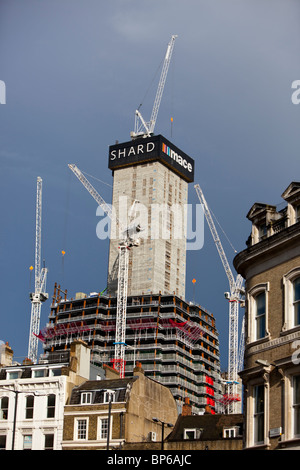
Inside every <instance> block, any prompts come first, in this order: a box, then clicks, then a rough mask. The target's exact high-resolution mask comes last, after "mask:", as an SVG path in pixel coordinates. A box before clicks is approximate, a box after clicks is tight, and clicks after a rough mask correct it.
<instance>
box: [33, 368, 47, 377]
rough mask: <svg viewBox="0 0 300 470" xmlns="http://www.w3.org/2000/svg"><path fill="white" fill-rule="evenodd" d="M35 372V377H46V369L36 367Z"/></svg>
mask: <svg viewBox="0 0 300 470" xmlns="http://www.w3.org/2000/svg"><path fill="white" fill-rule="evenodd" d="M32 372H33V377H45V375H46V374H45V372H46V371H45V369H36V370H34V371H32Z"/></svg>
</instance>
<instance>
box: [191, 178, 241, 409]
mask: <svg viewBox="0 0 300 470" xmlns="http://www.w3.org/2000/svg"><path fill="white" fill-rule="evenodd" d="M195 189H196V192H197V195H198V198H199V201H200V203H201V204H202V206H203V209H204V214H205V217H206V220H207V223H208V226H209V228H210V231H211V234H212V237H213V240H214V242H215V245H216V247H217V250H218V253H219V255H220V258H221V261H222V264H223V267H224V269H225V273H226V275H227V278H228V281H229V289H230V291H229V292H225V298H227V299H228V301H229V343H228V380H227V383H228V394H227V401H228V405H229V406H228V413H229V414H232V413H235V412H236V401H235V400H236V397H237V396H238V395H237V384H238V360H239V358H238V319H239V303H240V301H241V299H242V296H243V295H244V290H243V288H242V285H243V281H244V279H243V278H242V276H241V275H240V274H238V275H237V277H236V279H234V276H233V274H232V271H231V268H230V265H229V263H228V260H227V257H226V254H225V252H224V249H223V247H222V244H221V241H220V238H219V236H218V232H217V230H216V227H215V224H214V222H213V219H212V216H211V213H210V210H209V208H208V205H207V202H206V200H205V197H204V194H203V192H202V190H201V188H200V186H199V184H196V185H195Z"/></svg>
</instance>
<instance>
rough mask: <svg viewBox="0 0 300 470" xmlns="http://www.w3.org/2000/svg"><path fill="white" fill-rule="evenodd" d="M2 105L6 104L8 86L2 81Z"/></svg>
mask: <svg viewBox="0 0 300 470" xmlns="http://www.w3.org/2000/svg"><path fill="white" fill-rule="evenodd" d="M0 104H6V86H5V82H4V81H3V80H0Z"/></svg>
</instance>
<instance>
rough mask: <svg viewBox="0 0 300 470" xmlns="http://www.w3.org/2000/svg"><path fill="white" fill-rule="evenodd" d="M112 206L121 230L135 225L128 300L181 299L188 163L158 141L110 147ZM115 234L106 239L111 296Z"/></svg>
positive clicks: (114, 285) (114, 278) (191, 164)
mask: <svg viewBox="0 0 300 470" xmlns="http://www.w3.org/2000/svg"><path fill="white" fill-rule="evenodd" d="M109 168H110V169H111V170H112V171H113V178H114V182H113V200H112V206H113V208H114V209H115V211H116V215H117V217H118V219H120V220H121V222H122V223H123V225H125V226H127V224H129V222H130V220H129V217H128V216H129V214H130V212H129V211H130V207H132V204H133V203H134V201H138V204H137V206H136V212H135V215H134V216H133V218H134V219H135V221H136V222H137V223H139V224H140V226H141V228H142V231H141V232H140V233H139V236H140V245H139V246H138V247H134V248H133V249H131V250H130V255H129V269H128V295H141V294H143V293H144V294H150V293H154V294H158V293H159V292H162V293H163V294H170V293H173V292H175V293H176V295H178V296H179V297H183V298H184V297H185V276H186V215H187V214H186V210H187V203H188V183H189V182H192V181H193V177H194V176H193V175H194V161H193V160H192V159H191V158H190V157H188V156H187V155H185V154H184V153H183V152H182V151H181V150H179V149H178V148H177V147H175V146H174V145H173V144H172V143H171V142H169V141H167V140H166V139H165V138H164V137H162V136H153V137H149V138H140V139H137V140H135V141H131V142H126V143H122V144H117V145H114V146H111V147H110V151H109ZM119 240H120V238H119V233H118V232H117V233H116V234H115V235H111V240H110V251H109V267H108V272H109V274H108V293H110V294H112V295H116V292H117V273H118V244H119Z"/></svg>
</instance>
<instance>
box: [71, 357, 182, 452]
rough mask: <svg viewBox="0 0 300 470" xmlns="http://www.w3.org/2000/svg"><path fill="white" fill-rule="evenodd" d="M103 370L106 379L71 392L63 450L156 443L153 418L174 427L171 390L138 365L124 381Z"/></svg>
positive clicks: (174, 415) (157, 432)
mask: <svg viewBox="0 0 300 470" xmlns="http://www.w3.org/2000/svg"><path fill="white" fill-rule="evenodd" d="M106 370H107V372H108V374H107V378H106V379H105V380H98V381H86V382H85V383H83V384H82V385H80V386H78V387H75V388H74V389H73V392H72V396H71V400H70V402H69V404H68V405H66V407H65V419H64V437H63V444H62V447H63V449H64V450H108V449H121V448H122V447H123V446H124V444H125V443H129V442H147V441H152V440H156V436H158V435H159V433H160V432H161V431H160V425H159V423H157V422H155V421H154V420H153V417H156V418H158V419H159V420H162V421H166V422H168V423H170V424H172V425H174V424H175V422H176V419H177V406H176V402H175V399H174V398H173V396H172V394H171V392H170V390H169V389H168V388H166V387H164V386H163V385H161V384H159V383H158V382H156V381H154V380H151V379H149V378H147V377H145V374H144V371H143V369H142V367H141V364H140V363H138V364H137V367H136V368H135V369H134V374H133V376H131V377H128V378H124V379H120V378H119V376H118V374H117V373H116V371H115V370H114V369H111V368H110V367H106ZM166 435H167V433H166Z"/></svg>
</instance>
